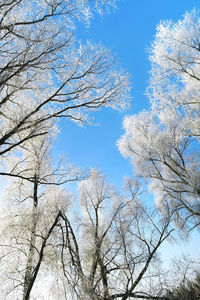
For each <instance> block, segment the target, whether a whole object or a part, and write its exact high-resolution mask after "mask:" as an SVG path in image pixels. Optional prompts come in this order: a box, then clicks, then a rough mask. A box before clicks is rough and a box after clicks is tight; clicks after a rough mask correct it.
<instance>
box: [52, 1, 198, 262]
mask: <svg viewBox="0 0 200 300" xmlns="http://www.w3.org/2000/svg"><path fill="white" fill-rule="evenodd" d="M194 7H196V8H197V9H200V3H199V0H190V1H188V0H164V1H160V0H140V1H139V0H122V1H121V2H120V3H119V5H118V9H117V10H116V11H115V12H114V13H113V12H111V13H110V14H109V15H106V16H104V17H100V16H96V17H95V18H94V20H93V21H92V22H91V26H90V28H85V27H83V26H82V27H80V28H79V32H78V37H79V38H80V39H82V40H83V41H84V40H87V39H88V40H91V41H93V42H96V43H98V42H101V43H102V44H103V45H104V46H106V47H107V48H109V49H111V50H112V52H113V54H114V56H116V57H117V59H118V60H119V62H120V65H121V67H122V68H124V69H125V70H126V71H128V72H129V74H130V79H131V86H132V92H131V93H132V98H133V99H132V102H131V107H130V109H129V110H127V111H125V112H124V113H119V112H117V111H113V110H111V109H103V110H102V111H100V112H98V113H96V114H95V118H94V122H95V123H96V124H98V126H88V127H78V126H77V125H76V124H74V123H73V122H70V121H64V120H63V121H62V122H61V123H60V127H61V132H60V134H59V136H58V139H57V142H56V153H57V154H58V153H60V154H64V155H65V156H67V157H68V158H69V159H70V161H71V162H72V163H74V164H75V165H77V166H80V167H86V166H88V167H89V168H94V167H96V168H98V169H100V170H101V171H103V172H104V173H105V174H106V176H107V178H108V180H109V181H110V182H111V183H113V184H115V185H116V186H117V187H118V188H120V186H121V185H122V183H123V177H124V176H125V175H133V168H132V166H131V165H130V163H129V162H128V161H127V160H126V159H124V158H123V157H122V156H121V154H120V153H119V151H118V149H117V146H116V141H117V140H118V139H119V138H120V136H121V135H122V134H123V128H122V121H123V118H124V116H125V115H127V114H134V113H138V112H139V111H141V110H142V109H145V108H148V99H147V98H146V97H145V96H144V93H145V89H146V87H147V83H148V76H149V75H148V72H149V71H150V64H149V61H148V48H149V46H150V43H151V42H152V41H153V39H154V35H155V31H156V25H157V24H158V23H159V22H160V21H161V20H166V19H172V20H173V21H177V20H178V19H179V18H181V16H182V15H183V14H184V13H185V12H186V11H187V10H188V11H190V10H191V9H192V8H194ZM198 241H199V235H198V234H197V233H194V235H193V238H192V239H191V240H190V243H189V244H187V245H186V244H184V243H183V242H182V244H181V245H179V246H178V245H174V244H173V245H171V244H167V246H166V247H163V258H164V260H165V259H166V257H169V256H173V255H174V253H176V254H177V255H180V254H181V253H182V252H190V254H191V255H194V256H195V257H197V256H198V251H197V242H198ZM184 250H185V251H184Z"/></svg>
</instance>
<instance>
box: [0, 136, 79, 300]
mask: <svg viewBox="0 0 200 300" xmlns="http://www.w3.org/2000/svg"><path fill="white" fill-rule="evenodd" d="M49 149H50V139H49V138H48V137H43V138H41V137H37V138H36V139H34V140H31V141H29V144H28V145H27V147H26V148H24V149H23V159H22V157H17V158H16V159H14V158H12V160H13V161H10V165H11V162H12V163H13V166H14V167H13V168H12V169H13V170H15V172H17V173H16V174H15V176H13V177H12V176H11V177H9V182H10V184H9V185H8V186H7V187H6V189H7V193H6V195H4V199H7V200H8V206H7V207H6V208H7V210H8V211H9V213H5V212H4V214H5V217H4V218H3V219H2V221H3V222H2V225H1V228H2V229H1V235H0V249H1V250H0V251H1V260H0V263H1V268H0V269H1V277H2V279H3V282H2V287H1V294H2V296H5V299H16V295H18V297H19V298H21V299H23V300H28V299H30V294H31V293H32V291H33V290H34V286H35V285H36V287H37V283H38V282H40V281H41V280H43V279H44V277H46V276H47V275H48V274H52V275H51V276H52V278H53V274H54V273H55V274H56V275H55V276H57V277H58V278H59V276H60V275H59V267H58V265H59V259H58V256H60V254H59V251H58V249H59V247H58V244H59V242H58V241H60V239H58V238H59V234H58V231H60V229H59V226H58V224H59V222H60V219H61V211H65V213H66V212H67V210H68V207H69V205H70V202H71V199H72V195H71V194H70V193H69V192H67V191H66V190H65V189H64V188H62V187H61V185H62V184H63V183H66V182H68V181H72V180H77V179H81V178H83V176H81V174H80V172H79V170H75V169H74V170H73V169H72V167H71V166H68V168H66V167H65V166H62V164H59V166H58V167H56V168H55V169H54V168H53V165H52V164H51V160H50V153H49V152H50V150H49ZM16 160H17V162H16ZM11 174H12V173H11ZM5 211H6V209H5ZM58 229H59V230H58ZM60 268H61V267H60ZM54 279H55V278H54ZM55 280H56V279H55ZM33 295H34V292H33Z"/></svg>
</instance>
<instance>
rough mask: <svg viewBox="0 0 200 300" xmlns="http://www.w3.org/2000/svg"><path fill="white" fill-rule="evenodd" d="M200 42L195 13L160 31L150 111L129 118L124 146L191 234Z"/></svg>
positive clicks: (199, 183)
mask: <svg viewBox="0 0 200 300" xmlns="http://www.w3.org/2000/svg"><path fill="white" fill-rule="evenodd" d="M199 41H200V26H199V16H198V15H197V12H196V11H195V10H193V11H191V12H187V13H186V14H185V15H184V17H183V18H182V19H181V20H179V21H178V22H172V21H163V22H161V23H160V24H159V25H158V27H157V32H156V36H155V39H154V41H153V43H152V46H151V54H150V60H151V63H152V68H151V75H150V86H149V91H148V96H149V99H150V104H151V107H150V110H149V111H143V112H141V113H139V114H138V115H132V116H129V117H126V118H125V120H124V128H125V134H124V136H122V138H121V139H120V141H119V148H120V151H121V153H122V154H123V155H124V156H126V157H129V158H130V159H131V162H132V164H133V165H134V170H135V175H138V176H141V177H143V178H145V180H146V182H148V184H149V188H150V189H151V191H152V192H153V193H154V196H155V199H156V203H157V206H158V208H159V209H160V210H161V211H162V212H163V213H168V209H170V210H172V211H174V212H176V222H177V221H178V225H179V226H180V227H181V228H187V225H189V226H190V229H192V228H194V227H198V228H199V217H200V202H199V200H200V180H199V179H200V161H199V142H200V140H199V136H200V132H199V128H200V127H199V111H200V110H199V96H198V95H199V88H200V85H199V79H200V77H199V74H200V69H199ZM174 216H175V214H174ZM187 229H188V228H187Z"/></svg>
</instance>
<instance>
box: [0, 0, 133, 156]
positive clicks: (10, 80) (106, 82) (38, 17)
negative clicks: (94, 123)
mask: <svg viewBox="0 0 200 300" xmlns="http://www.w3.org/2000/svg"><path fill="white" fill-rule="evenodd" d="M95 3H96V4H95ZM115 3H116V1H104V0H102V1H101V0H97V1H95V2H94V4H93V5H94V6H95V7H96V9H97V10H98V11H99V12H103V7H104V6H106V7H109V6H111V5H115ZM93 8H94V7H93V6H92V4H90V1H88V0H86V1H85V0H81V1H75V0H55V1H54V0H50V1H46V0H42V1H31V0H30V1H24V0H11V1H8V0H6V1H3V2H2V1H1V3H0V10H1V13H0V41H1V46H0V47H1V48H0V49H1V63H0V90H1V98H0V107H1V110H0V116H1V119H0V125H1V132H0V146H1V148H0V154H1V157H5V156H6V155H8V154H9V152H10V151H11V150H14V149H15V150H16V149H18V150H19V146H23V144H24V142H26V141H27V140H30V139H34V138H35V137H37V136H41V135H44V134H47V133H48V129H49V126H48V125H47V126H46V122H48V121H49V120H51V119H58V118H66V119H71V120H74V121H76V122H86V123H88V122H89V119H88V118H89V113H90V112H93V111H95V110H96V109H99V108H101V107H103V106H111V107H114V108H123V107H124V106H125V105H126V101H125V100H124V99H127V95H128V94H127V91H128V86H127V84H128V83H127V75H126V74H125V73H124V72H123V71H122V72H121V71H119V68H117V67H115V66H114V59H113V58H112V56H111V54H110V52H109V51H108V50H107V49H105V48H104V47H103V46H101V45H93V44H91V43H90V42H87V43H86V44H85V45H83V44H81V43H80V42H78V41H76V39H75V22H76V20H79V21H83V22H89V19H90V17H91V14H92V11H93Z"/></svg>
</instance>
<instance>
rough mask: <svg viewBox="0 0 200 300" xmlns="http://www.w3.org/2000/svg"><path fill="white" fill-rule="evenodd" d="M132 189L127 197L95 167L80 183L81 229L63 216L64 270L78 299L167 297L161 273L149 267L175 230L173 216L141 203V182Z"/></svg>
mask: <svg viewBox="0 0 200 300" xmlns="http://www.w3.org/2000/svg"><path fill="white" fill-rule="evenodd" d="M127 187H128V190H129V196H128V195H127V196H126V197H125V196H122V195H120V194H119V193H117V192H116V191H115V189H114V187H112V186H111V185H110V184H108V183H107V182H106V181H105V177H104V175H103V174H101V173H99V172H97V171H95V172H94V173H93V174H92V175H91V176H90V178H88V179H87V180H85V181H83V182H81V183H80V185H79V191H80V196H79V201H80V205H81V214H80V213H79V217H77V219H78V221H77V225H76V226H78V227H75V226H74V224H73V223H72V222H71V221H70V217H69V216H68V215H66V214H65V215H64V214H63V216H62V218H63V220H64V221H65V226H63V227H62V228H63V245H65V247H64V249H63V254H62V261H63V271H64V275H65V277H66V280H67V283H68V285H69V286H71V289H72V295H71V297H72V298H73V299H88V300H89V299H92V300H98V299H103V300H112V299H121V300H125V299H135V298H141V299H164V298H162V296H161V294H160V293H161V290H160V289H159V287H158V285H157V282H156V277H159V275H160V274H159V273H157V274H155V273H154V275H151V274H150V273H149V270H151V269H152V266H153V265H154V264H155V263H156V261H157V251H158V249H159V247H160V246H161V244H162V243H163V242H164V241H165V240H166V239H167V238H168V236H169V235H170V234H171V232H172V229H170V225H169V224H170V220H169V219H168V220H164V219H162V220H161V219H159V218H158V215H157V214H156V212H155V211H151V210H150V209H148V208H147V207H145V206H144V205H143V204H142V203H141V201H140V200H139V199H138V196H139V193H140V191H139V186H138V185H135V186H134V185H133V183H132V182H131V181H130V180H129V182H128V185H127ZM66 259H67V261H68V263H67V262H66ZM147 274H148V275H147ZM145 275H146V276H145ZM151 276H154V285H151V284H152V282H149V279H150V278H151ZM148 286H149V289H148Z"/></svg>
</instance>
